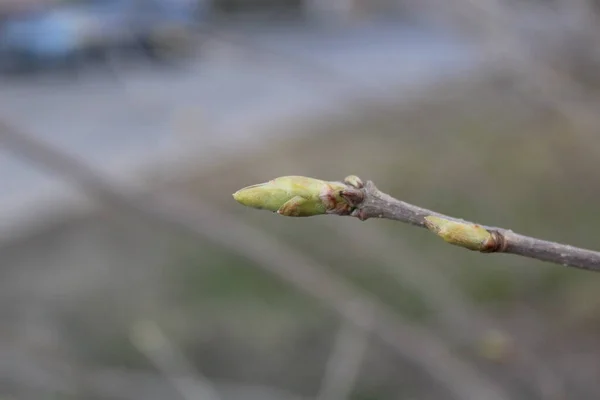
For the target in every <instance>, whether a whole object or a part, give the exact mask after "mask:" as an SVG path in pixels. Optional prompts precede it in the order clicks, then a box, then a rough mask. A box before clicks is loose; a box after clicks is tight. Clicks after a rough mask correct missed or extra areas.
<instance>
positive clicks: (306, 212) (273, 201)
mask: <svg viewBox="0 0 600 400" xmlns="http://www.w3.org/2000/svg"><path fill="white" fill-rule="evenodd" d="M345 188H346V185H344V184H343V183H340V182H327V181H322V180H319V179H314V178H307V177H304V176H282V177H279V178H276V179H273V180H271V181H269V182H265V183H260V184H258V185H252V186H247V187H245V188H243V189H240V190H238V191H237V192H235V193H234V194H233V198H234V199H235V200H236V201H237V202H238V203H240V204H243V205H245V206H247V207H252V208H256V209H259V210H268V211H272V212H277V213H278V214H281V215H285V216H289V217H309V216H313V215H320V214H328V213H335V214H348V213H350V211H351V207H350V205H348V203H347V202H346V201H345V200H344V199H343V198H342V197H341V195H340V193H341V191H342V190H344V189H345Z"/></svg>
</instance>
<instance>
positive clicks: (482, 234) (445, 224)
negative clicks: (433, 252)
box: [425, 215, 494, 251]
mask: <svg viewBox="0 0 600 400" xmlns="http://www.w3.org/2000/svg"><path fill="white" fill-rule="evenodd" d="M425 226H426V227H427V229H429V230H430V231H432V232H433V233H435V234H436V235H438V236H439V237H441V238H442V239H444V240H445V241H446V242H448V243H450V244H454V245H456V246H461V247H464V248H467V249H469V250H476V251H486V250H487V249H489V247H490V246H491V245H492V243H493V242H494V238H493V237H492V234H491V233H490V232H488V231H487V229H485V228H484V227H482V226H480V225H475V224H469V223H465V222H458V221H452V220H449V219H445V218H440V217H436V216H433V215H430V216H428V217H425Z"/></svg>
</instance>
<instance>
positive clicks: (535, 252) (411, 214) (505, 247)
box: [356, 181, 600, 272]
mask: <svg viewBox="0 0 600 400" xmlns="http://www.w3.org/2000/svg"><path fill="white" fill-rule="evenodd" d="M361 193H364V200H363V201H362V202H360V203H359V204H357V205H356V207H357V211H356V213H357V215H359V216H360V218H361V219H363V220H366V219H368V218H387V219H392V220H396V221H401V222H406V223H409V224H412V225H415V226H419V227H421V228H428V229H429V230H432V231H434V232H436V233H437V234H438V235H440V236H442V237H444V239H446V240H447V241H449V242H450V243H452V244H457V245H461V246H462V247H465V248H469V246H471V245H475V248H472V249H474V250H478V251H480V252H483V253H507V254H516V255H520V256H524V257H529V258H535V259H537V260H541V261H547V262H551V263H555V264H561V265H563V266H565V267H575V268H581V269H587V270H591V271H596V272H600V252H597V251H592V250H587V249H582V248H578V247H574V246H570V245H566V244H562V243H556V242H550V241H547V240H542V239H537V238H534V237H530V236H525V235H520V234H518V233H515V232H513V231H511V230H509V229H504V228H496V227H489V226H481V225H477V224H474V223H472V222H467V221H464V220H462V219H458V218H454V217H449V216H447V215H444V214H440V213H437V212H434V211H430V210H428V209H425V208H421V207H417V206H415V205H412V204H409V203H406V202H403V201H400V200H398V199H395V198H393V197H391V196H389V195H387V194H385V193H383V192H381V191H379V190H378V189H377V187H376V186H375V184H374V183H373V182H371V181H369V182H367V183H366V185H365V187H364V188H363V189H361ZM428 217H437V218H439V219H438V220H433V219H431V218H429V219H428ZM444 221H449V222H453V223H454V224H452V226H450V225H451V224H444ZM443 225H446V226H443ZM478 227H481V228H483V230H485V232H486V234H484V236H483V237H479V235H478V232H477V229H478ZM444 230H446V232H444ZM460 235H465V236H469V235H471V237H470V238H467V239H471V238H472V239H482V240H481V241H479V242H475V243H472V242H470V241H469V240H468V241H467V242H461V239H464V237H460Z"/></svg>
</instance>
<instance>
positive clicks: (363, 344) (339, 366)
mask: <svg viewBox="0 0 600 400" xmlns="http://www.w3.org/2000/svg"><path fill="white" fill-rule="evenodd" d="M369 333H370V331H369V330H367V329H357V328H356V327H355V326H354V325H352V324H350V323H348V322H347V321H342V326H341V327H340V329H339V330H338V334H337V336H336V338H335V342H334V344H333V350H332V352H331V356H330V357H329V360H328V361H327V366H326V370H325V376H324V378H323V385H322V387H321V389H320V392H319V394H318V395H317V400H345V399H350V398H351V397H352V390H353V388H354V384H355V382H356V378H357V377H358V375H359V373H360V367H361V364H362V361H363V358H364V354H365V352H366V350H367V348H368V345H369Z"/></svg>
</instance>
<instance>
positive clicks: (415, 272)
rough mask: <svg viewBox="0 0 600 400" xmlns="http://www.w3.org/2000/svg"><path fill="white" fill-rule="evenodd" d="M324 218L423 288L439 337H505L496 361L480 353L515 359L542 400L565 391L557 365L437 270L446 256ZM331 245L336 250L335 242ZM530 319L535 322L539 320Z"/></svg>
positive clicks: (520, 375) (400, 277) (389, 269)
mask: <svg viewBox="0 0 600 400" xmlns="http://www.w3.org/2000/svg"><path fill="white" fill-rule="evenodd" d="M319 220H320V223H321V225H322V226H323V227H324V228H328V229H330V230H332V231H333V232H335V233H334V235H335V236H336V237H337V238H338V239H339V240H340V242H343V243H345V244H346V245H347V246H348V247H351V248H353V249H355V251H357V252H358V253H360V254H361V256H362V257H368V258H372V259H373V260H375V262H376V263H377V264H378V265H379V266H380V267H382V272H383V273H384V274H386V275H389V276H390V277H391V278H392V279H396V280H397V281H398V282H399V283H401V284H403V285H408V286H410V287H412V288H414V289H415V290H417V291H418V293H419V294H420V296H421V297H422V298H423V300H424V301H425V302H426V303H428V304H429V305H430V308H431V309H432V310H435V314H436V317H437V319H438V320H437V321H436V322H437V323H436V324H434V326H433V329H434V330H435V331H436V332H437V333H438V335H441V334H444V333H445V334H448V335H449V336H450V338H451V339H452V340H453V341H455V342H458V343H460V344H461V345H463V344H464V345H467V346H471V345H472V344H474V343H476V344H478V345H479V346H485V345H486V342H489V339H490V337H498V336H501V337H502V338H503V342H502V344H501V345H500V346H495V350H496V351H495V354H493V356H492V357H490V355H486V354H481V353H482V352H481V351H478V353H479V355H481V356H484V358H486V359H488V360H491V361H500V362H503V361H506V360H507V359H510V365H511V368H510V370H511V372H512V373H513V379H515V380H519V381H521V382H522V384H523V385H526V386H529V387H531V388H532V390H536V391H537V392H538V393H539V394H540V398H550V395H549V394H548V393H550V392H551V393H552V394H556V393H563V390H564V388H563V387H562V385H561V384H562V381H561V379H559V377H558V376H557V374H556V373H554V371H552V368H551V366H550V365H547V363H544V362H543V361H542V360H540V357H539V356H538V355H537V354H535V353H534V351H533V350H532V349H530V348H529V347H528V346H523V345H520V344H519V343H517V342H516V341H515V340H514V337H515V336H516V335H514V332H512V329H511V328H509V327H507V326H504V324H502V323H501V322H498V321H495V320H493V319H491V318H490V317H488V316H487V315H486V313H484V312H482V311H481V310H480V309H479V308H478V307H475V306H473V304H472V303H471V302H470V301H469V300H468V299H467V298H465V295H464V294H463V293H462V292H461V290H460V289H459V288H458V287H457V286H456V285H455V284H454V283H453V282H452V280H451V279H448V277H446V276H445V275H444V274H441V273H440V271H439V270H436V269H432V268H431V265H443V264H444V259H443V258H442V257H441V256H439V255H437V254H436V253H435V252H432V253H431V254H430V257H428V258H426V257H424V256H423V254H422V253H421V252H420V250H418V249H414V248H412V247H410V246H408V245H406V244H404V243H403V242H402V241H399V240H396V239H393V238H391V237H390V236H389V235H386V234H385V233H383V232H381V230H378V229H375V228H374V227H373V226H372V225H371V226H366V225H364V226H363V227H361V229H353V228H352V227H350V226H345V224H344V222H343V221H341V220H339V219H337V218H336V219H335V220H334V219H330V218H319ZM326 245H327V246H328V247H329V248H331V244H330V243H327V244H326ZM399 260H401V261H400V262H399ZM529 318H530V319H533V318H534V316H529ZM536 323H537V322H533V324H536ZM499 324H500V325H499ZM496 342H498V341H496ZM479 350H481V348H480V349H479ZM549 384H551V385H552V386H551V390H548V389H546V388H548V386H549Z"/></svg>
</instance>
